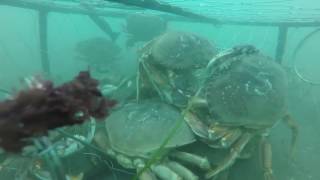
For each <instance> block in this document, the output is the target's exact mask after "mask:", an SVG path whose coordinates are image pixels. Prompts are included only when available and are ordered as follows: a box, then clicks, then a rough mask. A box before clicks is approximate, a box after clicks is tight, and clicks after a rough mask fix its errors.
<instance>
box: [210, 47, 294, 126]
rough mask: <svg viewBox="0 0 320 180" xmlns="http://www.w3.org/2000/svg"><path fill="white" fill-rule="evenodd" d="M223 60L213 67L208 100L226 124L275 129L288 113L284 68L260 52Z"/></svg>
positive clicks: (211, 110) (213, 112)
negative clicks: (275, 125) (274, 126)
mask: <svg viewBox="0 0 320 180" xmlns="http://www.w3.org/2000/svg"><path fill="white" fill-rule="evenodd" d="M230 54H232V53H229V54H228V55H226V56H222V57H220V58H219V59H218V60H216V61H215V62H214V63H213V64H211V66H210V69H211V73H210V75H209V77H208V79H207V83H206V85H205V98H206V99H207V103H208V106H209V109H210V112H211V113H212V114H214V115H216V119H215V120H216V121H217V122H218V123H220V124H224V125H234V126H245V127H252V128H260V127H271V126H273V125H274V124H275V122H277V121H278V120H279V119H280V118H282V117H283V116H284V114H285V113H286V110H287V98H286V91H287V86H288V83H287V77H286V74H285V71H284V69H283V68H282V67H281V66H280V65H279V64H277V63H276V62H275V61H273V60H272V59H271V58H269V57H266V56H264V55H262V54H261V53H259V52H257V51H252V52H251V53H249V54H245V53H239V54H236V55H235V56H232V55H230Z"/></svg>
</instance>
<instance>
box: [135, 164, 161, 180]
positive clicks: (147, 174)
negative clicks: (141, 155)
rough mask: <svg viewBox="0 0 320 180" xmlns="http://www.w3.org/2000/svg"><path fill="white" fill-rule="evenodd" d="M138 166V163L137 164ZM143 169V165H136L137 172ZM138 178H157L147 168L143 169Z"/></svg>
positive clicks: (142, 179)
mask: <svg viewBox="0 0 320 180" xmlns="http://www.w3.org/2000/svg"><path fill="white" fill-rule="evenodd" d="M137 166H140V165H137ZM142 169H143V166H141V167H137V172H140V171H141V170H142ZM139 180H157V177H156V176H155V175H154V174H153V173H152V172H151V171H150V170H149V169H147V170H144V171H143V172H142V173H141V174H140V176H139Z"/></svg>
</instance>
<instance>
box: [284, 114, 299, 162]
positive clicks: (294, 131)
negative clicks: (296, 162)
mask: <svg viewBox="0 0 320 180" xmlns="http://www.w3.org/2000/svg"><path fill="white" fill-rule="evenodd" d="M283 120H284V121H285V123H286V124H287V125H288V127H289V128H290V129H291V132H292V139H291V149H290V156H291V158H293V157H294V153H295V150H296V146H297V142H298V135H299V127H298V125H297V123H296V122H295V120H294V119H293V118H292V116H290V115H289V114H287V115H285V116H284V117H283Z"/></svg>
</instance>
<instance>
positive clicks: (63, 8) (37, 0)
mask: <svg viewBox="0 0 320 180" xmlns="http://www.w3.org/2000/svg"><path fill="white" fill-rule="evenodd" d="M0 5H6V6H12V7H19V8H25V9H33V10H38V11H39V10H47V11H48V12H49V11H50V12H56V13H63V14H82V15H89V14H95V15H99V16H106V17H114V18H123V17H125V16H127V15H128V14H130V13H131V12H130V10H129V9H126V11H124V12H115V11H113V12H111V11H108V10H106V9H101V8H96V9H95V11H89V10H88V9H86V8H84V7H82V6H80V5H77V4H71V3H69V4H62V3H57V2H48V1H45V0H0ZM133 11H134V12H137V9H133ZM160 16H161V17H163V18H164V19H165V20H166V21H186V22H195V23H208V22H203V21H202V22H199V21H198V20H196V19H190V18H186V17H180V16H172V15H160ZM220 23H221V24H225V25H241V26H276V27H278V26H287V27H317V26H320V21H312V22H256V21H251V22H248V21H223V22H220Z"/></svg>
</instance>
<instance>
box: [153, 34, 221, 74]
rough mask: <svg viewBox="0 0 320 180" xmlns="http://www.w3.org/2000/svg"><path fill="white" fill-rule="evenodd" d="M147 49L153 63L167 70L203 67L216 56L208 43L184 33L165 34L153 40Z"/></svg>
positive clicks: (193, 35)
mask: <svg viewBox="0 0 320 180" xmlns="http://www.w3.org/2000/svg"><path fill="white" fill-rule="evenodd" d="M149 47H151V49H150V50H149V51H150V55H151V57H152V61H153V63H155V64H159V65H162V66H163V67H165V68H168V69H189V68H199V67H204V66H205V65H206V64H207V63H208V61H209V60H210V59H211V58H212V57H213V56H214V54H216V50H215V49H214V47H213V46H212V45H211V44H210V43H209V41H207V40H205V39H204V38H201V37H199V36H197V35H195V34H192V33H186V32H167V33H165V34H163V35H161V36H159V37H157V38H156V39H154V40H153V41H152V42H151V45H149Z"/></svg>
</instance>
